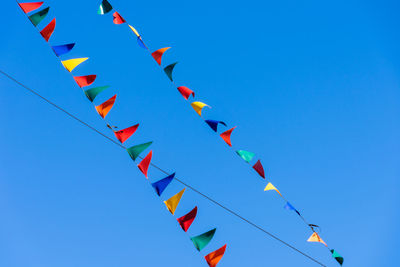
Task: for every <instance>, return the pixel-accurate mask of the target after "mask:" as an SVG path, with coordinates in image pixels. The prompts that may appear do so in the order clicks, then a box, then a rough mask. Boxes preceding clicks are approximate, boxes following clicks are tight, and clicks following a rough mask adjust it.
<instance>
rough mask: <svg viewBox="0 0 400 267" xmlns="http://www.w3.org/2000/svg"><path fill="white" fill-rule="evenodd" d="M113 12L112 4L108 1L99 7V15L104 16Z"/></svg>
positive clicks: (104, 1) (104, 0)
mask: <svg viewBox="0 0 400 267" xmlns="http://www.w3.org/2000/svg"><path fill="white" fill-rule="evenodd" d="M111 10H112V6H111V4H110V3H109V2H108V1H107V0H103V2H101V5H100V7H99V10H97V14H100V15H104V14H106V13H108V12H110V11H111Z"/></svg>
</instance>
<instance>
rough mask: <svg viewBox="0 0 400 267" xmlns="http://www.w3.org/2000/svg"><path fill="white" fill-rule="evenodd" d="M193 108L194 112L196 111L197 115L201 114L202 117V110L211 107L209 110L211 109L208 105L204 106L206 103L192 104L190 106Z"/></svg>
mask: <svg viewBox="0 0 400 267" xmlns="http://www.w3.org/2000/svg"><path fill="white" fill-rule="evenodd" d="M190 105H191V106H192V108H193V109H194V111H196V112H197V114H199V115H200V116H201V110H202V109H203V108H204V107H206V106H207V107H209V108H211V107H210V106H209V105H207V104H204V103H202V102H193V103H192V104H190Z"/></svg>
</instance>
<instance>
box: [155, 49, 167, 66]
mask: <svg viewBox="0 0 400 267" xmlns="http://www.w3.org/2000/svg"><path fill="white" fill-rule="evenodd" d="M170 48H171V47H164V48H161V49H158V50H157V51H154V52H153V53H151V55H152V56H153V58H154V60H155V61H157V63H158V65H160V66H161V58H162V56H163V54H164V53H165V51H167V50H168V49H170Z"/></svg>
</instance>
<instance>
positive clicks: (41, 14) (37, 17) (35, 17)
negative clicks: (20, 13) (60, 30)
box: [29, 7, 50, 27]
mask: <svg viewBox="0 0 400 267" xmlns="http://www.w3.org/2000/svg"><path fill="white" fill-rule="evenodd" d="M49 9H50V7H46V8H45V9H42V10H40V11H38V12H36V13H34V14H32V15H30V16H29V20H30V21H31V22H32V24H33V25H35V27H36V26H37V25H39V23H40V22H41V21H42V20H43V19H44V18H45V17H46V16H47V14H48V13H49Z"/></svg>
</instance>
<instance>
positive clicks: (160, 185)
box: [151, 173, 175, 196]
mask: <svg viewBox="0 0 400 267" xmlns="http://www.w3.org/2000/svg"><path fill="white" fill-rule="evenodd" d="M174 177H175V173H173V174H171V175H168V176H167V177H165V178H164V179H161V180H160V181H157V182H155V183H152V184H151V186H152V187H153V188H154V190H156V193H157V195H158V196H161V194H162V193H163V192H164V190H165V188H167V186H168V185H169V184H170V183H171V182H172V180H173V179H174Z"/></svg>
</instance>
